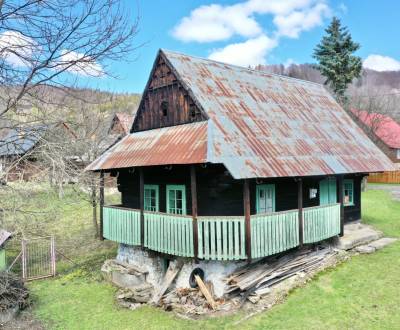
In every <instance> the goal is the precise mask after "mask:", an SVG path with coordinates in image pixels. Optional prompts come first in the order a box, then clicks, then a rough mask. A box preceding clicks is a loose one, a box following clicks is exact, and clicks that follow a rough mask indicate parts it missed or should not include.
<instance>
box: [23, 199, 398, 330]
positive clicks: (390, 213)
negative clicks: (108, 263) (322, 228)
mask: <svg viewBox="0 0 400 330" xmlns="http://www.w3.org/2000/svg"><path fill="white" fill-rule="evenodd" d="M362 202H363V218H364V221H365V222H367V223H369V224H372V225H374V226H375V227H377V228H379V229H381V230H383V231H384V233H385V234H386V235H388V236H394V237H400V224H399V214H400V202H397V201H393V200H391V197H390V195H389V194H388V193H386V192H383V191H368V192H366V193H364V194H363V201H362ZM66 218H67V215H66ZM110 251H111V250H108V252H106V254H105V255H103V256H102V255H101V253H98V252H97V251H95V250H91V251H87V261H88V263H82V266H79V267H75V268H74V269H73V270H71V269H70V270H69V273H68V274H66V275H62V276H59V277H58V278H57V279H54V280H45V281H39V282H33V283H31V284H30V289H31V290H32V295H33V297H34V307H33V314H34V315H35V317H37V318H38V319H40V320H42V321H43V322H44V324H46V325H48V326H49V328H51V329H138V328H141V329H160V328H161V329H183V328H188V327H200V328H204V329H216V328H218V329H220V328H229V329H231V328H238V329H239V328H240V329H243V328H249V329H250V328H251V329H265V328H269V329H321V328H325V329H338V328H352V329H374V328H387V329H393V328H396V327H397V326H398V324H400V315H399V314H398V313H397V309H398V306H399V304H400V286H399V285H398V274H399V273H400V260H399V258H398V256H399V254H400V242H396V243H395V244H393V245H392V246H389V247H387V248H385V249H383V250H381V251H379V252H377V253H374V254H372V255H360V256H357V257H353V258H352V259H351V260H349V261H348V262H345V263H343V264H342V265H340V266H339V267H337V268H335V269H331V270H329V271H326V272H323V273H322V274H320V275H319V276H318V277H317V278H316V279H314V280H313V281H311V282H310V283H309V284H307V285H306V286H305V287H304V288H299V289H296V290H294V292H293V293H291V294H290V296H289V297H288V299H287V301H286V302H285V303H283V304H281V305H278V306H276V307H274V308H273V309H272V310H271V311H268V312H265V313H262V314H260V315H258V316H256V317H254V318H251V319H250V320H247V321H244V322H240V320H241V319H243V318H244V317H245V315H244V314H243V313H238V314H235V315H233V316H226V317H219V318H211V319H208V320H199V321H196V322H194V321H190V320H184V319H180V318H177V317H176V316H174V315H173V314H171V313H167V312H163V311H161V310H159V309H155V308H152V307H144V308H140V309H138V310H135V311H129V310H125V309H121V308H119V307H117V305H116V304H115V302H114V295H115V288H113V287H112V286H110V285H109V284H107V283H105V282H103V281H101V280H100V276H99V267H100V264H101V262H102V261H103V260H104V259H103V258H106V257H107V254H108V253H110ZM110 254H111V253H110ZM383 270H384V274H383V272H382V271H383ZM96 274H97V275H96ZM288 316H290V317H288Z"/></svg>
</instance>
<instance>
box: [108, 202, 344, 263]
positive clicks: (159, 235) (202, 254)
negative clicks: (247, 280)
mask: <svg viewBox="0 0 400 330" xmlns="http://www.w3.org/2000/svg"><path fill="white" fill-rule="evenodd" d="M299 218H300V219H301V221H302V223H301V224H299ZM103 221H104V223H103V236H104V238H106V239H109V240H112V241H116V242H119V243H124V244H128V245H133V246H143V247H145V248H147V249H149V250H152V251H156V252H160V253H163V254H167V255H174V256H180V257H197V258H199V259H204V260H244V259H248V258H261V257H265V256H269V255H273V254H276V253H279V252H283V251H286V250H289V249H292V248H295V247H297V246H299V245H300V230H302V240H303V243H305V244H310V243H315V242H319V241H322V240H325V239H327V238H330V237H334V236H336V235H339V233H340V204H339V203H335V204H330V205H323V206H316V207H309V208H303V209H302V210H301V212H299V210H297V209H295V210H289V211H283V212H274V213H265V214H255V215H251V217H250V230H249V235H246V228H245V216H230V217H223V216H204V217H203V216H199V217H197V218H196V219H194V218H193V217H192V216H186V215H176V214H167V213H160V212H149V211H143V219H142V217H141V211H140V210H136V209H129V208H123V207H120V206H104V207H103ZM142 224H143V227H144V228H143V229H142ZM299 229H300V230H299ZM196 236H197V237H196ZM246 240H249V242H250V249H249V250H247V249H246V244H248V242H247V241H246ZM246 251H250V252H251V256H248V255H247V253H246ZM196 252H197V255H195V253H196Z"/></svg>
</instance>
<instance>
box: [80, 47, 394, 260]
mask: <svg viewBox="0 0 400 330" xmlns="http://www.w3.org/2000/svg"><path fill="white" fill-rule="evenodd" d="M390 169H392V163H391V162H390V160H389V159H388V158H387V157H386V156H385V155H384V154H383V153H382V152H381V151H380V150H379V149H378V148H377V147H376V146H375V145H374V144H373V143H372V142H371V141H370V139H369V138H368V137H367V136H366V135H365V133H364V132H363V131H362V130H361V129H360V128H359V127H358V126H357V125H356V124H355V123H354V122H353V121H352V120H351V118H350V117H349V116H348V114H347V113H346V112H345V111H344V110H343V109H342V108H341V107H340V106H339V105H338V104H337V103H336V102H335V100H334V99H333V98H332V97H331V96H330V94H329V93H328V92H327V91H326V90H325V88H324V87H323V86H322V85H319V84H316V83H312V82H308V81H303V80H298V79H293V78H289V77H284V76H279V75H273V74H268V73H265V72H261V71H255V70H251V69H248V68H243V67H238V66H233V65H229V64H224V63H220V62H215V61H211V60H207V59H202V58H197V57H192V56H187V55H183V54H179V53H175V52H170V51H165V50H160V51H159V53H158V55H157V58H156V60H155V63H154V66H153V69H152V71H151V73H150V78H149V81H148V83H147V85H146V88H145V90H144V93H143V96H142V100H141V103H140V106H139V109H138V112H137V115H136V117H135V120H134V122H133V125H132V128H131V131H130V134H129V135H127V136H125V137H124V138H123V139H122V140H121V141H120V142H119V143H117V144H116V145H115V146H113V147H112V148H110V149H109V150H108V151H106V152H105V153H104V154H103V155H102V156H101V157H99V158H98V159H97V160H96V161H94V162H93V163H92V164H91V165H89V166H88V168H87V170H90V171H98V172H100V173H102V174H103V173H105V172H111V173H112V174H113V175H116V176H117V177H118V188H119V190H120V192H121V194H122V200H121V205H118V206H103V207H102V232H103V236H104V237H105V238H106V239H110V240H113V241H117V242H120V243H123V244H127V245H132V246H141V247H143V248H144V249H148V250H151V251H156V252H158V253H160V254H164V255H172V256H182V257H193V258H196V259H205V260H240V259H252V258H253V259H254V258H260V257H264V256H268V255H272V254H276V253H279V252H282V251H285V250H289V249H292V248H295V247H297V246H301V245H302V244H309V243H315V242H318V241H321V240H325V239H327V238H330V237H334V236H337V235H340V234H343V224H344V222H345V221H352V220H358V219H360V217H361V198H360V197H361V193H360V187H361V180H362V178H363V177H364V176H366V175H368V173H369V172H377V171H384V170H390Z"/></svg>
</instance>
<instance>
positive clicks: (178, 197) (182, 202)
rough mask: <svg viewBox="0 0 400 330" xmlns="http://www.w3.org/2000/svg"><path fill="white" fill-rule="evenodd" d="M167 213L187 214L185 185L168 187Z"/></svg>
mask: <svg viewBox="0 0 400 330" xmlns="http://www.w3.org/2000/svg"><path fill="white" fill-rule="evenodd" d="M167 213H171V214H183V215H185V214H186V187H185V185H183V184H182V185H167Z"/></svg>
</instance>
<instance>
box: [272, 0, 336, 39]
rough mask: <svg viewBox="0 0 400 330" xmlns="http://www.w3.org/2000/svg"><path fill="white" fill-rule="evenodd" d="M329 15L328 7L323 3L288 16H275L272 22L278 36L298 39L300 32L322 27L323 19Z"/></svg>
mask: <svg viewBox="0 0 400 330" xmlns="http://www.w3.org/2000/svg"><path fill="white" fill-rule="evenodd" d="M329 15H330V9H329V7H328V6H327V5H326V4H325V3H318V4H316V5H315V6H313V7H311V8H307V9H305V10H298V11H293V12H292V13H290V14H288V15H277V16H275V18H274V20H273V22H274V24H275V25H276V27H277V34H278V35H279V36H285V37H289V38H298V37H299V35H300V33H301V32H303V31H308V30H311V29H312V28H314V27H316V26H319V25H322V22H323V19H324V18H325V17H328V16H329Z"/></svg>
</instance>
